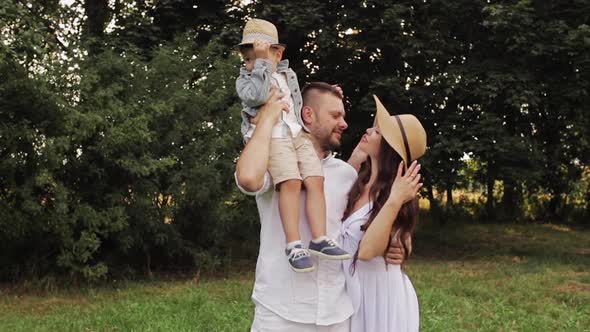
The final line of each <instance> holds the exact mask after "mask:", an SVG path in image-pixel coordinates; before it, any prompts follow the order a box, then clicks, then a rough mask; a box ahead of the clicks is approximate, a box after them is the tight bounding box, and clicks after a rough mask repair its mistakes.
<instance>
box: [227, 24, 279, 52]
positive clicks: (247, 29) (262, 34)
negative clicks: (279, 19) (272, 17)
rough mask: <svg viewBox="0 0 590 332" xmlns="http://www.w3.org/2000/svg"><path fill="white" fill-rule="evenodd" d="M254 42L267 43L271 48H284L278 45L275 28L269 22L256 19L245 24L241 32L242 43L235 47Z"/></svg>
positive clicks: (277, 35)
mask: <svg viewBox="0 0 590 332" xmlns="http://www.w3.org/2000/svg"><path fill="white" fill-rule="evenodd" d="M255 40H261V41H265V42H269V43H270V44H271V45H272V46H279V47H282V48H285V44H281V43H279V34H278V32H277V27H275V25H274V24H272V23H270V22H269V21H265V20H261V19H258V18H253V19H251V20H249V21H248V22H246V26H244V31H243V32H242V41H241V42H240V43H239V44H238V45H237V46H242V45H252V44H253V43H254V41H255Z"/></svg>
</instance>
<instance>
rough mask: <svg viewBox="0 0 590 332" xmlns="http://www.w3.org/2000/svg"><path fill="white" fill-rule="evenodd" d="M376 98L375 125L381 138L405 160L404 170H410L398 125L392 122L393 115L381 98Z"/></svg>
mask: <svg viewBox="0 0 590 332" xmlns="http://www.w3.org/2000/svg"><path fill="white" fill-rule="evenodd" d="M373 98H375V105H376V107H377V111H376V114H375V122H374V125H375V126H377V127H379V130H380V131H381V136H383V138H384V139H385V141H386V142H387V144H389V146H391V147H392V148H393V150H395V152H397V154H398V155H399V156H400V157H401V158H402V159H403V161H404V168H406V169H407V168H408V160H406V159H407V154H406V148H405V146H404V139H403V137H402V133H401V130H400V128H399V127H398V124H397V123H396V122H395V121H392V119H391V115H390V114H389V112H388V111H387V109H386V108H385V106H383V104H382V103H381V101H380V100H379V98H377V96H375V95H373Z"/></svg>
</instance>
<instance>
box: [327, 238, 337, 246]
mask: <svg viewBox="0 0 590 332" xmlns="http://www.w3.org/2000/svg"><path fill="white" fill-rule="evenodd" d="M326 242H328V244H329V245H331V246H333V247H337V246H338V245H337V244H336V242H334V240H332V239H327V240H326Z"/></svg>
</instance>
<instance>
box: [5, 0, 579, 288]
mask: <svg viewBox="0 0 590 332" xmlns="http://www.w3.org/2000/svg"><path fill="white" fill-rule="evenodd" d="M589 10H590V7H588V6H587V5H586V4H585V1H583V0H575V1H565V0H564V1H553V2H546V1H545V2H544V1H536V0H519V1H510V2H507V1H467V0H454V1H439V0H432V1H431V0H429V1H418V0H412V1H405V2H403V3H399V2H382V1H362V2H358V1H349V0H336V1H329V2H325V1H317V0H303V1H298V2H297V3H295V2H283V3H277V2H271V1H264V0H263V1H256V2H252V3H249V4H243V3H242V2H224V1H208V2H202V1H192V0H178V1H177V0H174V1H156V2H154V1H134V2H128V1H114V2H112V1H111V2H104V1H94V0H75V1H73V2H72V4H71V5H69V6H66V5H64V4H62V3H61V2H59V1H14V0H0V36H1V38H2V43H0V78H1V80H0V117H1V118H2V122H1V123H0V158H1V159H0V228H1V229H2V231H0V263H1V264H2V265H3V266H6V267H7V268H5V269H3V270H2V272H0V279H16V278H18V277H20V276H24V275H39V276H43V275H47V274H48V273H56V274H65V275H68V276H71V277H74V278H84V279H88V280H96V279H100V278H104V277H108V276H115V275H118V274H120V275H126V274H128V273H136V272H139V271H142V272H144V273H147V274H150V273H151V271H152V270H185V269H191V268H195V267H199V268H206V267H215V266H217V265H219V264H220V263H221V262H222V261H223V262H228V261H229V259H231V255H236V252H238V254H239V255H244V256H248V255H250V256H253V255H255V244H256V240H255V239H256V238H257V236H258V225H257V222H256V220H257V215H256V210H255V205H254V201H253V200H252V199H250V198H246V197H245V196H243V195H241V194H240V193H238V192H237V190H236V189H235V185H234V180H233V176H232V173H233V169H234V163H235V158H236V157H237V156H238V155H239V150H240V148H241V142H240V137H239V132H238V127H239V121H240V119H239V111H240V105H239V102H238V100H237V98H236V96H235V93H234V79H235V76H236V75H237V72H238V67H239V59H238V58H237V56H236V55H235V54H234V53H232V49H233V45H235V44H236V42H237V41H238V40H239V38H240V33H241V28H242V25H243V22H244V21H245V19H246V18H247V17H246V16H247V15H249V16H259V17H263V18H266V19H268V20H270V21H272V22H274V23H276V25H277V27H278V30H279V34H280V39H281V40H282V41H283V42H285V43H286V44H287V46H288V47H287V49H286V52H285V57H286V58H288V59H289V60H290V64H291V67H293V68H294V69H295V71H296V72H297V73H298V75H299V78H300V82H301V83H304V82H309V81H313V80H321V81H328V82H333V83H338V84H340V85H341V86H342V87H343V89H344V92H345V95H346V103H347V106H348V109H347V121H348V124H349V129H348V132H349V135H348V136H347V137H345V140H344V145H343V149H342V151H341V154H342V155H343V156H345V157H346V156H347V155H348V153H349V152H350V151H352V148H353V146H354V145H355V144H356V142H357V140H358V137H360V135H361V134H362V133H363V132H364V130H365V129H366V128H367V127H368V126H370V125H371V124H372V119H371V116H372V114H373V112H374V105H373V101H372V97H371V95H372V94H376V95H378V96H379V97H380V98H381V99H382V100H383V101H384V103H385V105H386V106H387V107H388V109H389V110H390V111H391V112H394V113H412V114H415V115H417V116H418V117H419V118H420V119H421V121H422V122H423V124H424V126H425V127H426V130H427V132H428V145H429V151H428V153H427V155H426V156H425V158H424V159H423V160H422V161H421V162H422V164H423V165H424V175H425V178H426V186H425V196H426V197H427V198H428V199H429V200H430V206H431V207H432V210H433V212H434V213H435V214H436V215H438V216H437V217H436V219H437V220H438V221H440V222H441V223H442V222H446V220H447V219H451V218H455V217H461V216H462V217H471V218H473V217H476V218H485V219H494V218H495V219H499V220H511V221H513V220H523V219H533V220H562V221H564V222H566V221H571V220H590V219H588V218H587V217H588V214H589V213H590V212H589V211H590V209H589V206H590V205H589V204H590V203H588V202H589V201H590V186H588V176H587V169H588V163H589V162H590V160H589V156H590V141H589V137H590V131H589V129H588V128H590V116H589V115H588V114H587V112H585V107H586V106H587V105H588V104H589V102H590V99H589V94H588V91H589V90H590V86H589V79H590V75H588V63H589V61H590V59H589V56H590V22H589V21H588V17H590V12H589ZM82 14H83V15H82ZM584 172H586V173H584ZM457 189H460V190H472V191H477V192H484V193H485V194H484V195H483V196H481V197H483V198H482V199H481V200H479V201H477V202H475V203H469V204H471V205H465V206H456V207H455V206H453V204H452V203H453V201H455V203H460V202H459V201H457V198H454V197H453V195H454V192H456V190H457ZM435 193H444V195H439V196H436V195H435ZM443 196H445V197H446V202H447V204H446V206H443V200H441V197H443ZM473 204H476V206H472V205H473ZM465 211H470V213H466V212H465ZM245 244H247V245H245ZM246 247H247V249H245V248H246ZM253 248H254V249H253ZM22 257H27V259H26V260H23V259H22ZM228 257H230V258H228Z"/></svg>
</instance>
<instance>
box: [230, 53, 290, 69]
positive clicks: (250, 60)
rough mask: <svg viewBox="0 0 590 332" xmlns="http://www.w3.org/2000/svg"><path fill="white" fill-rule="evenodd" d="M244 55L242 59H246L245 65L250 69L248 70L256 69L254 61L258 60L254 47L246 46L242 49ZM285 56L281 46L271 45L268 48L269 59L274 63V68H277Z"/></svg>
mask: <svg viewBox="0 0 590 332" xmlns="http://www.w3.org/2000/svg"><path fill="white" fill-rule="evenodd" d="M240 54H241V55H242V60H243V61H244V67H246V69H248V71H252V69H254V62H256V53H255V52H254V48H244V49H242V50H241V51H240ZM282 58H283V49H282V48H279V47H271V48H270V49H269V50H268V60H269V61H270V62H272V63H273V65H274V66H273V67H274V68H273V70H276V68H277V64H278V63H279V62H280V61H281V60H282Z"/></svg>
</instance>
